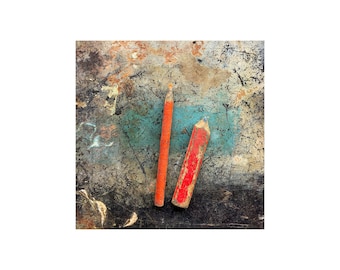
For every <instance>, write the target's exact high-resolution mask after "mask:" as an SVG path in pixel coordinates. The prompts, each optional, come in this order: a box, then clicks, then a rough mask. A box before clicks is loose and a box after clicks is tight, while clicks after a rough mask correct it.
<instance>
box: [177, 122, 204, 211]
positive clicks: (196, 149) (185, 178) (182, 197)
mask: <svg viewBox="0 0 340 270" xmlns="http://www.w3.org/2000/svg"><path fill="white" fill-rule="evenodd" d="M209 139H210V129H209V125H208V120H207V118H203V119H202V120H200V121H199V122H198V123H196V124H195V125H194V128H193V130H192V133H191V137H190V141H189V145H188V149H187V152H186V154H185V158H184V161H183V165H182V168H181V171H180V174H179V177H178V181H177V184H176V188H175V191H174V194H173V196H172V200H171V202H172V204H173V205H175V206H178V207H181V208H188V207H189V203H190V200H191V197H192V194H193V192H194V188H195V184H196V181H197V177H198V174H199V171H200V169H201V165H202V162H203V157H204V153H205V150H206V149H207V146H208V143H209Z"/></svg>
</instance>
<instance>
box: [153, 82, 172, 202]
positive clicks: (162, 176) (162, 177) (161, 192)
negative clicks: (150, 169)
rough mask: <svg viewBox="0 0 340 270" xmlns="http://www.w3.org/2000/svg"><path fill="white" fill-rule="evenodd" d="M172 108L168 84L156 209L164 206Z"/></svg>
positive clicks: (170, 88)
mask: <svg viewBox="0 0 340 270" xmlns="http://www.w3.org/2000/svg"><path fill="white" fill-rule="evenodd" d="M173 108H174V99H173V93H172V84H169V91H168V93H167V94H166V96H165V101H164V110H163V120H162V133H161V139H160V147H159V158H158V170H157V180H156V191H155V201H154V204H155V206H158V207H162V206H163V205H164V197H165V186H166V174H167V169H168V157H169V148H170V135H171V124H172V113H173Z"/></svg>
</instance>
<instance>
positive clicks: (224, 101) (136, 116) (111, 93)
mask: <svg viewBox="0 0 340 270" xmlns="http://www.w3.org/2000/svg"><path fill="white" fill-rule="evenodd" d="M75 58H76V189H77V190H80V189H85V190H87V192H88V193H89V194H91V195H92V196H94V197H95V198H97V199H101V200H103V201H105V203H106V204H107V205H111V206H112V207H115V208H119V207H118V205H120V206H121V209H122V210H121V212H119V213H117V212H115V213H113V210H112V209H111V210H110V209H109V213H110V215H111V217H112V220H113V219H114V218H116V220H117V219H119V218H120V217H119V215H123V214H124V213H123V212H124V211H125V212H129V211H130V212H131V211H132V209H143V211H144V212H145V211H147V210H145V209H150V211H151V209H153V207H152V204H153V195H154V188H155V180H156V174H157V161H158V151H159V139H160V132H161V121H162V109H163V102H164V97H165V94H166V91H167V85H168V84H169V83H170V82H171V83H172V84H173V85H174V87H173V92H174V101H175V106H174V114H173V125H172V133H171V144H170V153H169V154H170V156H169V167H168V178H167V187H166V201H167V204H169V203H170V200H171V196H172V194H173V191H174V187H175V185H176V182H177V178H178V175H179V171H180V168H181V165H182V161H183V158H184V155H185V151H186V147H187V145H188V142H189V139H190V135H191V131H192V127H193V125H194V124H195V123H197V122H198V121H199V120H200V119H201V118H202V117H203V116H207V117H208V119H209V127H210V131H211V138H210V142H209V145H208V148H207V151H206V153H205V157H204V161H203V164H202V168H201V171H200V174H199V177H198V180H197V184H196V187H195V190H194V195H193V199H192V203H191V204H193V205H190V206H189V208H190V207H191V209H192V210H191V211H196V209H199V207H200V205H201V206H202V201H201V198H204V201H205V200H208V201H209V200H210V202H206V203H208V204H209V203H212V205H211V207H213V208H215V209H218V211H217V214H216V215H218V216H220V215H228V211H229V212H230V213H231V212H232V210H231V208H230V209H229V210H228V208H226V206H225V204H222V202H224V201H223V200H225V199H223V196H222V197H221V198H222V199H220V201H219V200H218V199H216V194H220V191H221V189H222V190H223V192H226V191H228V190H232V191H231V192H232V193H233V194H234V195H235V196H236V197H237V196H241V195H237V194H248V195H249V194H252V193H251V192H253V193H254V194H252V195H251V196H248V197H249V198H248V197H244V198H245V199H243V200H238V201H237V203H239V204H240V205H238V206H235V207H239V209H242V207H245V205H248V206H249V204H251V202H249V201H247V200H254V197H256V198H258V199H257V200H256V201H253V204H254V209H257V210H256V211H258V213H253V212H252V215H254V216H255V214H256V215H258V216H259V217H260V218H259V222H260V223H259V224H260V225H259V226H258V225H254V226H255V227H261V226H263V215H264V213H263V189H264V181H263V180H264V42H262V41H77V42H76V55H75ZM206 192H208V193H209V194H213V195H211V196H210V197H209V194H206ZM249 192H250V193H249ZM195 194H197V197H196V200H195ZM214 194H215V195H214ZM242 198H243V197H242ZM247 198H248V199H247ZM202 200H203V199H202ZM230 200H231V199H230ZM242 202H243V203H244V205H241V204H242ZM256 204H260V205H256ZM209 205H210V204H209ZM223 205H224V206H223ZM219 207H222V208H223V209H222V210H221V209H220V208H219ZM78 208H79V209H82V208H81V205H80V203H79V201H78V200H77V209H78ZM203 208H204V207H203ZM203 208H202V211H203V213H202V215H201V216H202V219H204V218H203V217H204V211H208V210H207V209H206V208H207V207H206V208H204V209H206V210H203ZM123 209H125V210H123ZM164 209H165V210H164ZM164 209H163V210H162V211H163V212H164V211H165V212H166V209H167V210H168V212H169V211H170V212H171V211H172V210H171V209H170V208H169V207H168V206H167V207H165V208H164ZM233 209H234V208H233ZM234 210H235V209H234ZM140 211H142V210H140ZM152 211H155V209H153V210H152ZM136 212H138V211H137V210H136ZM144 212H143V213H144ZM165 212H164V213H163V214H164V215H165ZM234 212H235V211H234ZM234 212H233V213H234ZM241 212H242V210H240V211H239V214H240V215H243V216H244V219H243V221H249V220H250V219H247V218H245V216H246V214H241ZM77 213H78V212H77ZM176 213H177V212H176ZM235 213H236V214H235ZM235 213H234V214H233V215H234V216H235V220H236V216H237V211H236V212H235ZM151 214H152V213H151V212H150V213H149V216H150V215H151ZM153 214H155V215H157V212H155V213H153ZM205 214H206V216H207V217H208V215H207V213H205ZM146 216H147V215H146ZM146 216H144V218H147V217H146ZM194 216H199V215H194ZM140 218H143V217H140ZM166 218H167V217H166V216H163V222H164V219H165V220H166ZM178 218H180V216H179V217H178ZM183 218H184V216H183ZM237 218H238V219H237V220H238V222H240V217H239V216H238V217H237ZM255 219H256V218H254V220H253V221H252V222H255ZM112 220H111V221H110V222H109V221H107V225H106V226H107V227H109V228H111V227H112V228H115V225H114V222H113V221H112ZM156 220H157V218H156ZM210 220H216V222H217V220H218V222H217V223H221V222H222V225H221V226H222V227H223V220H227V219H223V218H221V217H219V218H216V219H214V218H210ZM149 221H150V220H149ZM167 222H171V219H169V220H168V221H167ZM177 222H180V220H177ZM235 222H236V221H235ZM194 223H195V224H198V223H201V224H210V225H211V222H210V223H209V222H208V223H207V221H206V220H195V221H192V224H194ZM217 223H216V224H217ZM228 223H233V222H232V220H228ZM77 224H78V223H77ZM141 224H144V226H146V227H148V226H149V227H157V225H156V224H155V220H153V223H150V222H148V221H147V220H144V223H143V221H142V220H139V227H143V226H142V225H141ZM254 224H255V223H254ZM261 224H262V225H261ZM216 226H217V225H216ZM254 226H253V227H254ZM78 227H81V226H78ZM159 227H163V228H164V227H169V228H172V227H176V226H172V225H170V224H168V226H164V224H163V225H162V226H161V225H160V226H159ZM188 227H190V226H188ZM203 227H204V226H203ZM208 227H209V226H208ZM210 227H211V226H210ZM225 227H228V226H225Z"/></svg>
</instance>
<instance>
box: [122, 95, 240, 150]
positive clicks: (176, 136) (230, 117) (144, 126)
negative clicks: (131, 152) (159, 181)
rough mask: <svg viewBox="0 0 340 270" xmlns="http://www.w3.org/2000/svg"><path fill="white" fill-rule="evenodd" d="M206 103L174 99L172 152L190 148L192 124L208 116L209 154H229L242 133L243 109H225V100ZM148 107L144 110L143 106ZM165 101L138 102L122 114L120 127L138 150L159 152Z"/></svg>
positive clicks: (207, 101)
mask: <svg viewBox="0 0 340 270" xmlns="http://www.w3.org/2000/svg"><path fill="white" fill-rule="evenodd" d="M201 104H204V105H196V106H189V105H181V104H179V103H176V102H175V106H174V113H173V120H172V130H171V143H170V154H175V153H177V152H180V153H184V152H185V151H186V149H187V146H188V143H189V140H190V136H191V132H192V129H193V126H194V125H195V124H196V123H197V122H198V121H199V120H200V119H202V118H203V117H204V116H208V117H209V118H208V119H209V120H208V122H209V128H210V132H211V137H210V141H209V145H208V148H207V152H206V155H210V156H214V155H230V154H231V153H232V151H233V149H234V147H235V144H236V141H237V138H238V135H239V133H240V129H239V125H238V120H239V116H240V110H239V109H238V108H237V109H228V110H227V109H226V108H225V107H224V106H223V104H222V102H216V101H211V100H206V101H205V103H201ZM143 106H146V108H147V109H144V110H142V113H141V112H140V111H141V110H140V109H138V108H140V107H143ZM162 115H163V102H157V103H154V104H149V103H147V102H145V103H141V104H139V106H137V107H136V108H133V109H130V110H128V111H126V112H125V113H124V115H122V119H121V121H120V125H121V128H122V130H123V132H124V133H125V135H126V136H127V137H128V139H129V142H130V145H131V147H133V148H134V149H135V150H146V149H148V150H151V151H157V152H158V151H159V140H160V135H161V128H162Z"/></svg>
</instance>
